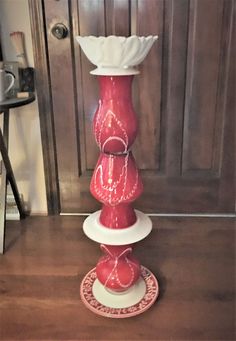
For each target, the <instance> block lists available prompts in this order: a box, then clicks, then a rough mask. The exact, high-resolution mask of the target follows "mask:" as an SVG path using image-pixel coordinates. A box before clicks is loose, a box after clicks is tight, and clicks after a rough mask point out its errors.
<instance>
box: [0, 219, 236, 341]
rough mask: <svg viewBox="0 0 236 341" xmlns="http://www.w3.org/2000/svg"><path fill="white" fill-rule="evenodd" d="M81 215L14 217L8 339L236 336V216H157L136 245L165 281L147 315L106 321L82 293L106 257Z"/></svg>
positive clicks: (1, 287) (3, 313)
mask: <svg viewBox="0 0 236 341" xmlns="http://www.w3.org/2000/svg"><path fill="white" fill-rule="evenodd" d="M82 221H83V219H82V218H81V217H41V218H27V219H26V220H25V221H20V222H8V223H7V230H6V232H7V235H6V237H7V238H6V247H7V252H6V254H5V255H4V256H2V257H0V298H1V299H0V321H1V328H0V339H1V340H2V341H7V340H29V341H30V340H31V341H33V340H34V341H36V340H44V341H45V340H53V341H56V340H83V341H84V340H102V341H108V340H109V341H111V340H120V341H121V340H127V341H131V340H145V341H147V340H162V341H163V340H173V341H175V340H176V341H177V340H188V341H189V340H197V341H201V340H222V341H226V340H234V339H235V324H234V322H235V317H236V316H235V306H234V299H235V248H234V247H235V245H234V241H235V220H233V219H230V218H227V219H224V218H221V219H219V218H211V219H210V218H154V219H153V224H154V230H153V232H152V233H151V235H150V236H149V237H148V238H147V239H145V240H144V241H143V242H140V243H138V244H137V245H136V247H135V254H136V256H137V257H138V258H139V259H140V260H141V262H142V264H143V265H145V266H147V267H148V268H150V270H151V271H152V272H154V274H155V275H156V276H157V278H158V280H159V284H160V297H159V299H158V301H157V302H156V303H155V305H154V306H153V307H152V308H151V309H150V310H148V311H147V312H145V313H144V314H142V315H140V316H137V317H134V318H129V319H125V320H112V319H106V318H103V317H100V316H97V315H94V314H93V313H92V312H90V311H89V310H87V309H86V308H85V306H84V305H83V304H82V302H81V300H80V296H79V286H80V283H81V280H82V278H83V276H84V275H85V274H86V273H87V272H88V271H89V270H90V269H91V268H92V267H94V265H95V263H96V262H97V259H98V257H99V256H100V255H101V253H100V251H99V247H98V244H96V243H94V242H92V241H90V240H88V239H87V238H86V237H85V236H84V234H83V232H82V229H81V225H82Z"/></svg>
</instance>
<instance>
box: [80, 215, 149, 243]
mask: <svg viewBox="0 0 236 341" xmlns="http://www.w3.org/2000/svg"><path fill="white" fill-rule="evenodd" d="M135 213H136V216H137V221H136V223H134V224H133V225H132V226H129V227H126V228H124V229H110V228H108V227H105V226H103V225H102V224H101V223H100V221H99V217H100V214H101V211H96V212H94V213H92V214H90V215H89V216H88V217H87V218H86V219H85V221H84V223H83V230H84V233H85V234H86V236H87V237H88V238H90V239H92V240H94V241H95V242H97V243H101V244H107V245H127V244H133V243H137V242H139V241H140V240H142V239H144V238H145V237H147V236H148V235H149V233H150V232H151V230H152V221H151V219H150V218H149V217H148V216H147V215H146V214H144V213H143V212H141V211H138V210H135Z"/></svg>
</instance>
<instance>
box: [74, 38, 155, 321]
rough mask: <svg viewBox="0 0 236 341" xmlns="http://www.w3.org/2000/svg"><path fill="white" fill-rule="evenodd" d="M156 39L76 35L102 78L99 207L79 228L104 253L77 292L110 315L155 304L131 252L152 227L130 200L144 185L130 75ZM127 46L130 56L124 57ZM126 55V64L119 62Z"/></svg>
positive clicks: (95, 185) (97, 128)
mask: <svg viewBox="0 0 236 341" xmlns="http://www.w3.org/2000/svg"><path fill="white" fill-rule="evenodd" d="M155 39H156V38H155V37H151V36H150V37H147V38H145V37H136V36H133V37H129V38H124V37H114V36H111V37H107V38H104V37H99V38H96V37H84V38H83V37H78V40H79V43H80V44H81V47H82V48H83V50H84V52H85V54H86V55H87V56H88V58H89V59H90V60H91V61H92V62H93V63H95V64H96V65H98V68H97V69H96V70H95V71H92V73H93V74H97V75H99V83H100V99H99V105H98V109H97V111H96V113H95V115H94V120H93V129H94V135H95V139H96V142H97V145H98V147H99V148H100V152H101V154H100V157H99V159H98V162H97V165H96V167H95V170H94V173H93V176H92V180H91V185H90V190H91V193H92V195H93V196H94V197H95V198H96V199H97V200H98V201H100V202H101V203H102V205H103V206H102V210H101V211H98V212H95V213H94V214H92V215H90V216H89V217H88V218H87V219H86V220H85V222H84V226H83V228H84V232H85V233H86V235H87V236H88V237H89V238H91V239H93V240H95V241H97V242H100V243H101V249H102V251H104V253H105V255H104V256H102V257H101V258H100V260H99V262H98V264H97V266H96V268H95V269H93V270H91V271H90V272H89V274H87V276H86V277H85V279H84V280H83V282H82V285H81V297H82V299H83V301H84V303H85V304H86V306H88V307H89V309H91V310H93V311H94V312H96V313H98V314H101V315H105V316H109V317H129V316H132V315H136V314H139V313H141V312H143V311H145V310H146V309H147V308H148V307H149V306H151V304H153V302H154V301H155V299H156V297H157V293H158V284H157V281H156V279H155V277H154V276H153V274H152V273H151V272H150V271H149V270H148V269H146V268H144V267H141V266H140V264H139V262H138V260H136V259H135V258H134V257H133V256H132V254H131V253H132V244H134V243H135V242H137V241H139V240H141V239H143V238H145V237H146V236H147V235H148V234H149V233H150V231H151V227H152V226H151V221H150V219H149V218H148V217H147V216H145V215H144V214H143V213H142V212H139V211H135V210H134V209H133V207H132V205H131V203H132V202H133V201H134V200H135V199H137V198H138V197H139V196H140V195H141V193H142V190H143V185H142V180H141V177H140V174H139V171H138V169H137V166H136V163H135V159H134V157H133V155H132V152H131V151H130V148H131V146H132V144H133V142H134V140H135V138H136V135H137V128H138V124H137V118H136V114H135V112H134V109H133V105H132V100H131V85H132V80H133V75H134V74H137V73H138V71H137V70H136V69H134V68H133V67H131V66H133V65H137V64H138V63H140V62H141V60H143V59H144V57H145V56H146V54H147V52H148V51H149V49H150V48H151V45H152V44H153V42H154V40H155ZM121 42H122V44H120V43H121ZM109 44H111V46H112V48H113V49H114V51H112V53H111V47H109ZM127 47H128V49H127ZM125 48H126V49H127V51H129V52H128V56H126V57H124V58H123V59H122V58H121V55H122V53H121V52H122V51H121V50H122V49H125ZM134 52H136V53H134ZM130 53H131V56H129V54H130ZM123 55H124V51H123ZM96 56H97V60H96V62H94V60H95V59H96ZM101 56H102V57H101ZM113 59H115V60H113ZM124 60H125V61H126V62H127V63H128V62H129V63H130V64H129V65H130V66H127V65H123V64H122V63H124ZM147 278H149V280H147ZM117 295H118V296H117Z"/></svg>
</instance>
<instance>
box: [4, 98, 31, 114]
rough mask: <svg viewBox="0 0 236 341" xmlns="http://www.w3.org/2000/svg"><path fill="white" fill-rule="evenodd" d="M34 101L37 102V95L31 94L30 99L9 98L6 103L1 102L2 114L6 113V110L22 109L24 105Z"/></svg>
mask: <svg viewBox="0 0 236 341" xmlns="http://www.w3.org/2000/svg"><path fill="white" fill-rule="evenodd" d="M34 100H35V94H34V93H30V94H29V97H27V98H8V99H5V100H4V101H2V102H0V112H2V111H4V110H6V109H11V108H16V107H21V106H22V105H25V104H28V103H31V102H33V101H34Z"/></svg>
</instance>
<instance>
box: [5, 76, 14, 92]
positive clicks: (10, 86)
mask: <svg viewBox="0 0 236 341" xmlns="http://www.w3.org/2000/svg"><path fill="white" fill-rule="evenodd" d="M5 77H6V78H7V77H10V79H11V82H10V85H9V86H8V87H7V88H6V90H5V94H6V93H7V92H8V91H9V90H10V89H11V88H12V87H13V85H14V82H15V77H14V76H13V75H12V74H11V73H6V74H5Z"/></svg>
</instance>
